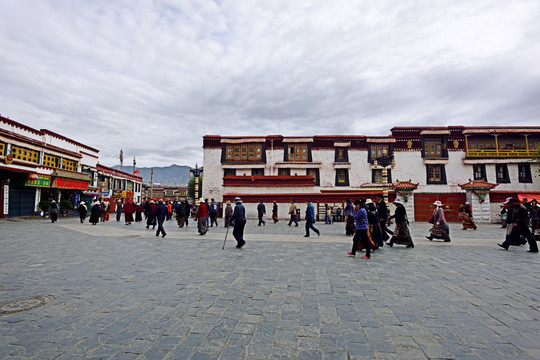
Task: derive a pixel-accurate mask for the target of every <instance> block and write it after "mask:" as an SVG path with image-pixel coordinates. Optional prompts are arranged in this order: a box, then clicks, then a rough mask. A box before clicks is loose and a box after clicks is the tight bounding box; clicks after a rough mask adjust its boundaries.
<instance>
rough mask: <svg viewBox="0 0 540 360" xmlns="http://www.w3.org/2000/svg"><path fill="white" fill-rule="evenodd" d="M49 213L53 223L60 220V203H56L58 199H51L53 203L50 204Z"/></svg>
mask: <svg viewBox="0 0 540 360" xmlns="http://www.w3.org/2000/svg"><path fill="white" fill-rule="evenodd" d="M49 214H50V216H51V222H52V223H54V222H55V221H57V220H58V204H56V200H53V201H51V205H50V206H49Z"/></svg>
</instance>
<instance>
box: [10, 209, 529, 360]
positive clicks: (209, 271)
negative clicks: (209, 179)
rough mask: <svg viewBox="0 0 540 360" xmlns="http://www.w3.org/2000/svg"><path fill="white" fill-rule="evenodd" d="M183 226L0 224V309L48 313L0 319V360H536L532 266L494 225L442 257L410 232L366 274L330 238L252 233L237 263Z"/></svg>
mask: <svg viewBox="0 0 540 360" xmlns="http://www.w3.org/2000/svg"><path fill="white" fill-rule="evenodd" d="M111 218H112V217H111ZM190 225H191V226H190V227H188V228H187V229H186V228H184V229H179V228H178V227H177V226H176V225H175V224H174V223H173V222H172V221H169V222H167V223H166V225H165V228H166V230H167V232H168V236H167V237H166V238H161V237H159V238H158V237H156V236H155V233H154V232H153V231H152V230H146V229H145V227H144V225H143V224H132V225H130V226H126V225H124V223H123V222H116V221H111V222H108V223H105V224H102V223H100V224H98V225H96V226H92V225H90V224H88V223H87V222H86V223H84V224H80V223H79V222H78V219H76V218H60V220H59V221H58V222H57V223H55V224H51V223H50V222H49V221H48V220H46V219H32V220H22V219H15V220H1V221H0V245H1V249H2V250H1V252H0V303H2V305H3V306H2V309H4V308H9V306H7V305H6V302H8V301H12V300H18V299H23V298H28V297H31V296H47V297H48V298H47V299H48V300H50V301H49V302H48V303H45V304H44V305H42V306H40V307H36V308H33V309H30V310H26V311H21V312H16V313H7V314H2V315H0V358H6V359H26V358H31V359H83V358H84V359H108V358H112V359H233V360H236V359H309V360H312V359H342V360H347V359H348V360H351V359H489V360H493V359H540V335H539V334H540V301H539V299H540V282H539V281H538V274H539V271H540V266H539V265H540V257H539V256H538V254H530V253H527V252H526V250H527V247H525V246H522V247H517V248H516V247H514V248H511V249H510V250H509V251H504V250H502V249H500V248H499V247H498V246H497V245H496V243H497V242H500V241H502V239H503V237H504V230H503V229H500V226H498V225H483V224H481V225H480V226H479V229H478V230H476V231H471V230H469V231H462V230H461V226H459V224H452V225H451V230H452V232H451V236H452V238H453V240H452V242H451V243H442V242H430V241H428V240H427V239H426V238H425V235H426V234H427V233H426V230H427V229H428V228H429V226H428V224H412V234H413V237H414V240H415V244H416V246H415V248H414V249H405V248H404V247H402V246H399V245H395V246H394V247H393V248H389V247H387V246H385V247H384V248H383V249H381V250H378V251H376V252H375V253H374V254H373V259H372V260H364V259H361V258H360V256H358V257H357V258H351V257H348V256H347V255H346V253H347V251H349V250H350V247H351V238H349V237H346V236H344V235H343V233H344V228H343V224H342V223H340V224H334V225H324V224H321V223H317V224H316V226H317V227H319V229H320V230H321V231H322V236H321V237H320V238H319V237H316V236H315V237H313V236H312V237H310V238H304V237H303V236H302V235H303V223H301V224H300V227H298V228H295V227H288V226H287V223H286V222H285V221H283V220H282V221H280V222H279V223H277V224H273V223H271V221H267V225H266V226H264V227H257V226H256V220H250V221H248V225H247V227H246V240H247V245H246V246H245V248H243V249H240V250H239V249H236V248H235V247H234V245H235V241H234V239H233V238H232V236H231V234H230V233H229V238H228V240H227V244H226V247H225V250H222V249H221V248H222V244H223V239H224V236H225V229H224V228H222V227H218V228H211V229H210V231H209V233H208V234H207V235H206V236H198V235H197V233H196V229H195V226H194V225H195V224H194V223H193V222H190ZM220 225H221V219H220Z"/></svg>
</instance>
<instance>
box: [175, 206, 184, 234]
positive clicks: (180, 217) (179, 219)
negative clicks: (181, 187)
mask: <svg viewBox="0 0 540 360" xmlns="http://www.w3.org/2000/svg"><path fill="white" fill-rule="evenodd" d="M176 223H177V224H178V227H179V228H183V227H184V224H185V223H186V208H185V206H184V204H183V202H180V203H179V204H178V206H177V207H176Z"/></svg>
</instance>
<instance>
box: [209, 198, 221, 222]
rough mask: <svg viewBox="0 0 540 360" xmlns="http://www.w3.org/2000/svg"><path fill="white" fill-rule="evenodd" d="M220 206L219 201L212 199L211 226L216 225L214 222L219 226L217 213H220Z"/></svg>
mask: <svg viewBox="0 0 540 360" xmlns="http://www.w3.org/2000/svg"><path fill="white" fill-rule="evenodd" d="M218 208H219V205H218V203H217V202H216V201H215V200H214V198H212V200H211V203H210V213H209V215H210V226H212V227H213V226H214V223H215V224H216V227H217V226H218V223H217V213H218Z"/></svg>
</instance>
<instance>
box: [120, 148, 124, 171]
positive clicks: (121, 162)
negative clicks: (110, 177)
mask: <svg viewBox="0 0 540 360" xmlns="http://www.w3.org/2000/svg"><path fill="white" fill-rule="evenodd" d="M123 168H124V151H123V150H122V149H120V170H122V169H123Z"/></svg>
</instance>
